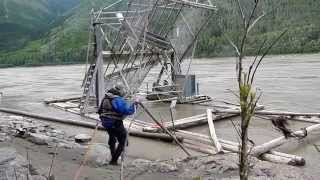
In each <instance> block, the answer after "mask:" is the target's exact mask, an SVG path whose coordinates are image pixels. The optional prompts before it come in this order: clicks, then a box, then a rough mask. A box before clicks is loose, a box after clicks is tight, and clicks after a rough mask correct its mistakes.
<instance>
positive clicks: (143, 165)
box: [0, 114, 312, 180]
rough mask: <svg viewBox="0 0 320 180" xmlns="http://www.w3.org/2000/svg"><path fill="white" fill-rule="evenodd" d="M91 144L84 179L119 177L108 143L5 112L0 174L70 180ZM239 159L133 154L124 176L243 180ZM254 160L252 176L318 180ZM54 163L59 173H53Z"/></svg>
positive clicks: (1, 123) (33, 179)
mask: <svg viewBox="0 0 320 180" xmlns="http://www.w3.org/2000/svg"><path fill="white" fill-rule="evenodd" d="M81 138H83V141H82V140H81ZM87 141H88V142H87ZM79 142H80V143H79ZM89 145H91V148H90V149H91V150H90V151H89V154H88V160H87V162H86V165H85V168H84V169H85V170H84V172H83V173H82V176H81V178H80V179H85V180H91V179H92V180H93V179H97V180H99V179H108V180H109V179H110V180H111V179H115V180H118V179H119V174H120V167H119V166H110V165H108V161H109V159H110V155H109V150H108V147H107V146H106V145H105V144H101V143H93V144H92V142H90V136H89V138H88V136H85V135H80V136H77V137H76V136H68V135H67V133H66V132H65V131H64V130H63V129H57V128H56V127H55V126H54V125H50V124H47V123H45V122H41V121H38V120H33V119H29V118H24V117H21V116H10V115H5V114H0V179H1V180H2V179H4V180H11V179H12V180H20V179H21V180H24V179H29V180H42V179H44V180H45V179H50V180H52V179H54V178H55V179H58V180H64V179H65V180H70V179H72V177H73V175H74V173H75V172H76V171H77V170H78V168H79V164H80V163H81V162H82V160H83V157H84V154H85V153H86V152H87V149H88V147H89ZM57 149H58V150H57ZM141 150H143V149H141ZM154 150H155V149H154ZM55 151H57V152H58V153H56V152H55ZM54 155H55V156H56V157H54ZM53 158H55V161H54V163H52V159H53ZM237 158H238V157H237V154H233V153H230V154H217V155H214V156H206V155H203V156H196V157H192V158H173V159H169V160H147V159H141V158H139V157H130V156H129V157H127V158H126V159H125V160H126V161H125V166H124V177H125V179H142V180H150V179H152V180H158V179H159V180H162V179H169V180H170V179H172V180H173V179H190V180H197V179H206V180H209V179H212V180H214V179H230V180H233V179H234V180H236V179H239V177H238V165H237V162H238V161H237ZM251 164H252V166H251V174H250V179H256V180H258V179H259V180H264V179H266V180H267V179H277V180H279V179H312V178H310V177H308V176H307V175H306V174H304V173H303V170H302V169H301V168H298V167H292V166H286V165H279V164H272V163H269V162H265V161H260V160H258V159H256V158H252V160H251ZM51 166H52V167H53V168H52V174H53V176H52V177H50V178H49V177H48V176H49V175H48V174H49V173H48V172H49V169H50V167H51Z"/></svg>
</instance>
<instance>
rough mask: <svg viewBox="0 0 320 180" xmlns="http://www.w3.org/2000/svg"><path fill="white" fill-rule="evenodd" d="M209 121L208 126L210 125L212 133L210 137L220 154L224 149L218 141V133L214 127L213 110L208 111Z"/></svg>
mask: <svg viewBox="0 0 320 180" xmlns="http://www.w3.org/2000/svg"><path fill="white" fill-rule="evenodd" d="M207 119H208V125H209V131H210V137H211V140H212V142H213V144H214V146H215V147H216V148H217V151H218V152H221V151H222V147H221V144H220V143H219V141H218V138H217V135H216V131H215V128H214V125H213V118H212V110H211V109H207Z"/></svg>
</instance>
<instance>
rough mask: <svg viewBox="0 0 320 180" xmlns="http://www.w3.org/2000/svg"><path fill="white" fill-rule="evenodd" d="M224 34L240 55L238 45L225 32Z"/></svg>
mask: <svg viewBox="0 0 320 180" xmlns="http://www.w3.org/2000/svg"><path fill="white" fill-rule="evenodd" d="M224 36H225V37H226V39H227V40H228V42H229V43H230V44H231V46H232V47H233V48H234V49H235V51H236V52H237V55H238V56H240V52H239V49H238V47H237V45H236V44H235V43H234V42H233V41H232V40H231V39H230V38H229V36H228V35H226V34H225V35H224Z"/></svg>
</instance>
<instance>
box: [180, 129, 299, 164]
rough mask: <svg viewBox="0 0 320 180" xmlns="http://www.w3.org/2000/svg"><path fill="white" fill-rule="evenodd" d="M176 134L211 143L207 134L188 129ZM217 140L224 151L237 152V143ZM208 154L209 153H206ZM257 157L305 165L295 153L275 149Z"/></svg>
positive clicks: (187, 138) (185, 140)
mask: <svg viewBox="0 0 320 180" xmlns="http://www.w3.org/2000/svg"><path fill="white" fill-rule="evenodd" d="M176 134H177V135H179V136H182V137H183V138H184V142H189V141H188V140H192V141H195V142H198V143H203V144H207V145H211V144H212V141H211V140H210V137H209V136H206V135H203V134H199V133H193V132H188V131H183V130H178V131H177V132H176ZM219 142H220V144H221V146H222V148H223V150H225V151H230V152H235V153H238V152H239V143H236V142H232V141H228V140H222V139H219ZM210 150H211V151H212V148H211V149H207V150H206V151H210ZM203 151H204V150H203ZM208 154H210V153H208ZM256 157H257V158H259V159H261V160H266V161H270V162H275V163H282V164H288V165H292V166H304V165H305V160H304V158H302V157H299V156H296V155H291V154H286V153H280V152H276V151H270V152H266V153H264V154H261V155H256Z"/></svg>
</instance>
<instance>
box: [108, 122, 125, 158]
mask: <svg viewBox="0 0 320 180" xmlns="http://www.w3.org/2000/svg"><path fill="white" fill-rule="evenodd" d="M106 129H107V132H108V134H109V142H108V144H109V148H110V151H111V156H112V159H111V161H112V162H117V161H118V158H119V156H120V155H121V153H122V152H123V150H124V146H125V145H126V139H127V130H126V129H125V128H124V126H123V122H122V121H117V122H116V123H115V125H114V126H113V127H112V128H106ZM117 142H118V146H117V147H116V143H117Z"/></svg>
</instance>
